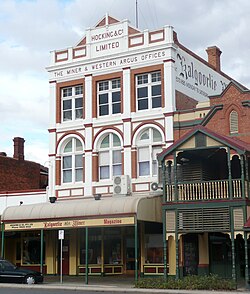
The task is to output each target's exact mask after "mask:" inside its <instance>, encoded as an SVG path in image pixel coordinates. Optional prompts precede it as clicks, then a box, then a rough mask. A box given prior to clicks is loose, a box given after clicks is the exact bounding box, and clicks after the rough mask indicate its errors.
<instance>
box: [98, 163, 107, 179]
mask: <svg viewBox="0 0 250 294" xmlns="http://www.w3.org/2000/svg"><path fill="white" fill-rule="evenodd" d="M100 179H102V180H104V179H109V166H101V167H100Z"/></svg>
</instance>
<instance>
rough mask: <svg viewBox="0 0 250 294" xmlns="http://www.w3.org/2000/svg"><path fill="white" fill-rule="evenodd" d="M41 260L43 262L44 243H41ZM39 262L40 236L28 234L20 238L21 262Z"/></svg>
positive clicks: (28, 263)
mask: <svg viewBox="0 0 250 294" xmlns="http://www.w3.org/2000/svg"><path fill="white" fill-rule="evenodd" d="M43 250H44V252H43V262H45V243H44V245H43ZM40 263H41V239H40V236H35V235H33V236H32V235H30V236H26V237H24V238H23V239H22V264H23V265H30V264H32V265H33V264H40Z"/></svg>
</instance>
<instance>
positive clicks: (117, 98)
mask: <svg viewBox="0 0 250 294" xmlns="http://www.w3.org/2000/svg"><path fill="white" fill-rule="evenodd" d="M97 101H98V107H99V112H98V113H99V116H105V115H111V114H118V113H121V80H120V79H114V80H107V81H100V82H98V83H97Z"/></svg>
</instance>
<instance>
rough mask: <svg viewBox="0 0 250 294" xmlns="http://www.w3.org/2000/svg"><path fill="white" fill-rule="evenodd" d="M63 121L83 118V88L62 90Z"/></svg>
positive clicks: (79, 86)
mask: <svg viewBox="0 0 250 294" xmlns="http://www.w3.org/2000/svg"><path fill="white" fill-rule="evenodd" d="M61 97H62V98H61V101H62V120H63V121H72V120H77V119H82V118H83V86H82V85H78V86H74V87H67V88H62V89H61Z"/></svg>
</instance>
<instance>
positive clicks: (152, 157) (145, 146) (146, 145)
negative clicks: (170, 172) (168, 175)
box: [136, 127, 162, 178]
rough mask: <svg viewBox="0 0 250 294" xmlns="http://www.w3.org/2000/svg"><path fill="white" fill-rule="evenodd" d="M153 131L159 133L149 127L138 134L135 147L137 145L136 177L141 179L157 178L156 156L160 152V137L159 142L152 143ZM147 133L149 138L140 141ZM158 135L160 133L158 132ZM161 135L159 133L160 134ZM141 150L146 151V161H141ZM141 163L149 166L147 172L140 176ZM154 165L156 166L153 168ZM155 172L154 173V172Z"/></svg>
mask: <svg viewBox="0 0 250 294" xmlns="http://www.w3.org/2000/svg"><path fill="white" fill-rule="evenodd" d="M153 130H155V131H157V132H159V130H157V129H155V128H152V127H149V128H147V129H144V130H143V131H141V132H140V133H139V134H138V137H137V141H136V145H137V176H138V177H139V178H141V177H157V176H158V161H157V158H156V155H157V154H158V153H160V152H161V151H162V135H161V141H156V142H154V141H153ZM145 132H148V135H149V138H148V139H145V140H140V137H141V136H142V135H143V134H144V133H145ZM159 133H160V132H159ZM160 134H161V133H160ZM143 150H145V151H146V150H147V151H146V152H147V154H148V155H149V158H148V159H147V160H141V161H140V158H141V154H140V152H143ZM141 163H148V165H149V172H148V173H147V174H142V173H141V170H140V167H141ZM155 164H156V166H155ZM154 171H155V172H154Z"/></svg>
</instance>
